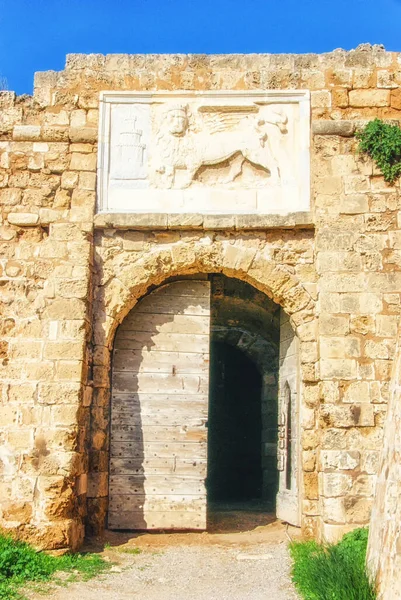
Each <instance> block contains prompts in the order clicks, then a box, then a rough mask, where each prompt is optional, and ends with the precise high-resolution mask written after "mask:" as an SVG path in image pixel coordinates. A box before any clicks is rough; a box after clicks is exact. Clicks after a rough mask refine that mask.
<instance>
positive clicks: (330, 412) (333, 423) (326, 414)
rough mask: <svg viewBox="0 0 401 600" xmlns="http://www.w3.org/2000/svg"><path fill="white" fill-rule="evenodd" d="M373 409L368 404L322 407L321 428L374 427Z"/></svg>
mask: <svg viewBox="0 0 401 600" xmlns="http://www.w3.org/2000/svg"><path fill="white" fill-rule="evenodd" d="M374 425H375V417H374V409H373V406H372V405H370V404H352V405H349V404H347V405H336V404H328V405H322V406H321V408H320V426H321V427H338V428H343V427H345V428H348V427H374Z"/></svg>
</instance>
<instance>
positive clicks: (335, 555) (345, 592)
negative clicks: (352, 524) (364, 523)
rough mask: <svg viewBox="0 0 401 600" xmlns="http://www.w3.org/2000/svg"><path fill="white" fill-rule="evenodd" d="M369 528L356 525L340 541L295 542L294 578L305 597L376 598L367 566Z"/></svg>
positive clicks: (307, 599)
mask: <svg viewBox="0 0 401 600" xmlns="http://www.w3.org/2000/svg"><path fill="white" fill-rule="evenodd" d="M367 540H368V532H367V530H366V529H355V530H354V531H352V532H351V533H347V534H346V535H345V536H344V537H343V538H342V540H341V541H340V542H338V544H317V543H316V542H293V543H292V544H291V546H290V551H291V555H292V558H293V568H292V579H293V581H294V583H295V585H296V587H297V589H298V591H299V592H300V594H301V596H302V598H304V600H375V598H376V593H375V588H374V585H373V583H372V581H371V580H370V579H369V577H368V575H367V572H366V568H365V557H366V546H367Z"/></svg>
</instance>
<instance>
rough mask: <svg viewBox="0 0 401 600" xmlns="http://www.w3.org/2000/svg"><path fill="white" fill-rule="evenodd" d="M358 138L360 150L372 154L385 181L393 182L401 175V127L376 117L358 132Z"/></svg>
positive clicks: (371, 156)
mask: <svg viewBox="0 0 401 600" xmlns="http://www.w3.org/2000/svg"><path fill="white" fill-rule="evenodd" d="M356 138H357V139H358V140H359V146H358V150H359V152H364V153H365V154H367V155H368V156H370V158H372V159H373V160H374V161H375V163H376V165H377V166H378V168H379V169H380V171H381V172H382V173H383V176H384V179H385V181H387V183H390V184H393V183H394V182H395V181H396V180H397V179H398V178H399V177H400V175H401V129H400V128H399V127H398V126H397V125H388V124H387V123H384V122H383V121H381V120H380V119H374V120H373V121H370V122H369V123H368V124H367V125H366V126H365V127H364V128H363V129H362V130H361V131H359V132H357V133H356Z"/></svg>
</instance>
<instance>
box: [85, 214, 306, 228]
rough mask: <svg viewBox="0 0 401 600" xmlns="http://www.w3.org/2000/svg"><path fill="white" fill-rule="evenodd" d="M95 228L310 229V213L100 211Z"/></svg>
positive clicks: (95, 220)
mask: <svg viewBox="0 0 401 600" xmlns="http://www.w3.org/2000/svg"><path fill="white" fill-rule="evenodd" d="M94 226H95V228H96V229H152V230H168V229H170V230H171V229H198V230H210V229H212V230H219V229H224V230H230V229H231V230H236V231H241V230H246V229H248V230H250V229H251V230H252V229H255V230H256V229H258V230H260V229H313V228H314V219H313V217H312V213H311V212H295V213H286V214H271V215H247V214H241V215H238V214H237V215H229V214H228V215H214V214H199V213H189V214H187V213H183V214H167V213H99V214H97V215H95V218H94Z"/></svg>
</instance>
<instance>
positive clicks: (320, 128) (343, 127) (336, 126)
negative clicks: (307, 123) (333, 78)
mask: <svg viewBox="0 0 401 600" xmlns="http://www.w3.org/2000/svg"><path fill="white" fill-rule="evenodd" d="M333 93H334V92H333ZM347 102H348V94H347ZM312 132H313V134H314V135H338V136H342V137H352V136H353V135H354V133H355V123H354V122H353V121H329V120H327V121H326V120H319V121H313V123H312Z"/></svg>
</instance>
